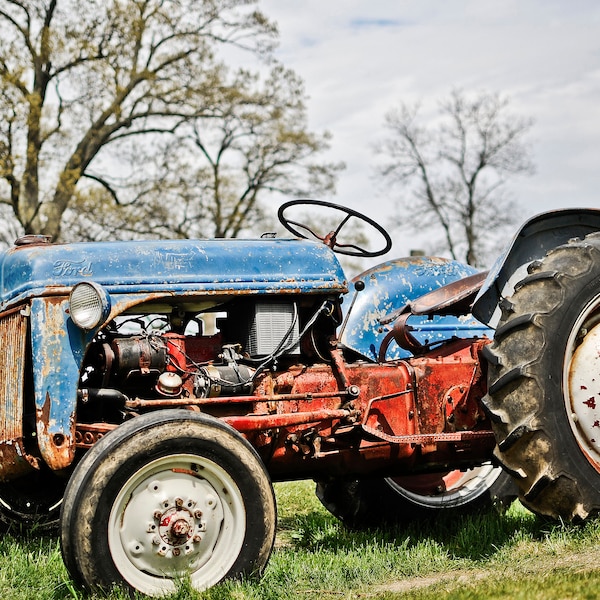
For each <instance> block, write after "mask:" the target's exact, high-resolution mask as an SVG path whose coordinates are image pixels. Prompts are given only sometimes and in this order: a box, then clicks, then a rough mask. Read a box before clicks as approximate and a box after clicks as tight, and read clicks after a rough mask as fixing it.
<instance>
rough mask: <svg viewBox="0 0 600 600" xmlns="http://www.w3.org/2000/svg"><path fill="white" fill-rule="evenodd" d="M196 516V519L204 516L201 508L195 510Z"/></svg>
mask: <svg viewBox="0 0 600 600" xmlns="http://www.w3.org/2000/svg"><path fill="white" fill-rule="evenodd" d="M194 517H196V519H201V518H202V511H201V510H197V511H195V512H194Z"/></svg>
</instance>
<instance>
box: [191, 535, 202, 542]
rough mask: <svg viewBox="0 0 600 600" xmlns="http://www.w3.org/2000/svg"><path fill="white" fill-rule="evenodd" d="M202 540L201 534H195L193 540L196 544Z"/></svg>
mask: <svg viewBox="0 0 600 600" xmlns="http://www.w3.org/2000/svg"><path fill="white" fill-rule="evenodd" d="M200 541H202V538H201V537H200V536H199V535H195V536H194V537H193V538H192V542H195V543H196V544H197V543H198V542H200Z"/></svg>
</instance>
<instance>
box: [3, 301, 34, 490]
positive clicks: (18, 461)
mask: <svg viewBox="0 0 600 600" xmlns="http://www.w3.org/2000/svg"><path fill="white" fill-rule="evenodd" d="M26 314H27V307H26V306H22V307H19V308H16V309H14V310H11V311H7V312H5V313H3V314H1V315H0V348H2V351H1V352H0V480H8V479H13V478H15V477H18V476H20V475H23V474H25V473H27V472H29V471H31V470H32V468H35V467H37V461H36V459H35V458H34V457H32V456H29V455H28V454H27V451H26V450H25V447H24V444H23V411H24V379H25V362H26V356H25V350H26V347H27V317H26Z"/></svg>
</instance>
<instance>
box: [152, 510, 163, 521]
mask: <svg viewBox="0 0 600 600" xmlns="http://www.w3.org/2000/svg"><path fill="white" fill-rule="evenodd" d="M152 516H153V517H154V518H155V519H156V520H157V521H160V520H161V519H162V513H161V512H160V510H155V511H154V514H153V515H152Z"/></svg>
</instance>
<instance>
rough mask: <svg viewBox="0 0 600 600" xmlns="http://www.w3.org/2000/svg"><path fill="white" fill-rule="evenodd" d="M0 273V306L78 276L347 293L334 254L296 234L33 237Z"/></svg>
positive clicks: (121, 289) (182, 286)
mask: <svg viewBox="0 0 600 600" xmlns="http://www.w3.org/2000/svg"><path fill="white" fill-rule="evenodd" d="M0 277H1V279H0V310H4V309H6V308H8V307H9V306H10V305H12V304H15V303H18V302H21V301H22V300H24V299H25V298H29V297H33V296H39V295H45V294H53V293H68V291H69V289H70V288H71V287H72V286H73V285H75V284H76V283H79V282H81V281H86V280H88V281H94V282H96V283H98V284H101V285H102V286H104V287H105V288H106V290H107V291H108V292H109V293H111V294H119V293H127V294H131V293H138V292H169V293H174V294H177V293H186V292H187V293H191V292H203V291H205V292H207V293H221V292H233V293H283V294H285V293H292V294H307V293H309V294H310V293H343V292H346V291H347V283H346V280H345V276H344V273H343V270H342V268H341V266H340V264H339V262H338V260H337V258H336V256H335V255H334V253H333V252H332V251H331V250H330V249H329V248H328V247H326V246H325V245H324V244H321V243H317V242H312V241H307V240H297V239H256V240H239V239H227V240H224V239H211V240H167V241H164V240H162V241H127V242H87V243H73V244H50V243H48V242H47V241H45V239H44V238H41V237H38V236H33V237H27V238H24V239H22V240H17V242H16V244H15V246H13V247H12V248H10V249H9V250H6V251H5V252H2V253H0Z"/></svg>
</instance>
